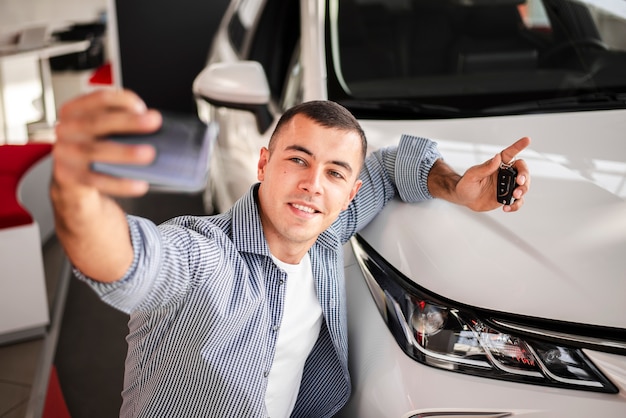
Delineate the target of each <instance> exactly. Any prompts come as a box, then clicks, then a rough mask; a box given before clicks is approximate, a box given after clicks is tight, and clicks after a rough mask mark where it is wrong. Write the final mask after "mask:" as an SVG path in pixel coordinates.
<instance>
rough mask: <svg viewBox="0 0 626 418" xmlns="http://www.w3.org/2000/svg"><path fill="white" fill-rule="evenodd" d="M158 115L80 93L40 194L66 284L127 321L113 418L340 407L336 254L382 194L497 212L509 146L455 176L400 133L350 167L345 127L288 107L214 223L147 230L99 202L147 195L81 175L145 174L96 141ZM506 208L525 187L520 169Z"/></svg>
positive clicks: (337, 118)
mask: <svg viewBox="0 0 626 418" xmlns="http://www.w3.org/2000/svg"><path fill="white" fill-rule="evenodd" d="M160 123H161V119H160V115H159V114H158V112H156V111H153V110H147V109H146V107H145V105H144V104H143V102H142V101H141V100H140V99H139V98H138V97H137V96H136V95H134V94H133V93H131V92H128V91H121V92H113V91H105V92H98V93H95V94H91V95H87V96H84V97H80V98H78V99H76V100H74V101H72V102H70V103H69V104H67V105H66V106H64V107H63V109H62V110H61V112H60V120H59V124H58V125H57V128H56V133H57V142H56V144H55V148H54V168H53V183H52V186H51V197H52V201H53V204H54V208H55V216H56V226H57V234H58V237H59V239H60V241H61V243H62V244H63V246H64V248H65V250H66V252H67V254H68V256H69V258H70V260H71V261H72V263H73V265H74V266H75V267H76V274H77V275H78V277H79V278H81V279H82V280H85V281H86V282H88V283H90V285H91V286H92V287H93V288H94V290H95V291H96V292H97V293H98V294H99V295H100V297H101V298H102V299H103V300H104V301H106V302H107V303H109V304H111V305H113V306H114V307H116V308H118V309H120V310H122V311H124V312H127V313H129V314H130V321H129V330H130V332H129V335H128V337H127V341H128V344H129V349H128V356H127V361H126V373H125V382H124V391H123V398H124V401H123V405H122V410H121V415H122V416H129V417H130V416H132V417H135V416H137V417H157V416H158V417H200V416H207V417H234V416H237V417H242V416H246V417H265V416H270V417H274V418H276V417H286V416H290V415H291V416H298V417H316V418H317V417H326V416H332V415H334V414H335V413H336V412H337V411H338V410H339V409H340V408H341V407H342V406H343V405H344V404H345V403H346V401H347V399H348V397H349V394H350V380H349V375H348V370H347V330H346V321H345V314H346V306H345V297H344V294H345V288H344V283H343V265H342V262H343V258H342V245H343V243H345V242H346V241H347V240H348V239H349V238H350V237H351V236H352V235H353V234H354V233H356V232H357V231H358V230H359V229H361V228H362V227H364V226H365V225H366V224H367V223H368V222H369V221H370V220H371V219H372V218H373V217H374V216H375V215H376V214H377V213H378V212H379V211H380V210H381V209H382V208H383V206H384V205H385V203H386V202H388V201H389V200H390V199H392V198H393V197H394V196H396V195H398V196H400V197H401V198H402V199H403V200H406V201H412V202H417V201H421V200H425V199H430V198H432V197H438V198H443V199H446V200H448V201H450V202H454V203H457V204H461V205H465V206H467V207H469V208H471V209H472V210H481V211H482V210H491V209H495V208H497V207H499V206H501V205H500V204H499V203H498V202H497V201H496V199H495V177H496V173H497V169H498V167H499V166H500V163H501V162H503V161H504V162H509V161H513V160H514V158H515V156H516V155H517V154H518V153H519V152H520V151H522V150H523V149H524V148H525V147H526V146H528V144H529V139H528V138H522V139H520V140H519V141H517V142H516V143H514V144H513V145H511V146H510V147H508V148H506V149H505V150H503V151H502V152H501V153H500V154H498V155H496V156H495V157H494V158H493V159H491V160H489V161H487V162H486V163H484V164H482V165H479V166H475V167H472V168H470V169H469V170H468V171H467V172H466V173H465V174H464V175H463V176H460V175H458V174H456V173H455V172H454V171H452V170H451V169H450V168H449V167H448V166H447V165H446V164H445V162H444V161H443V160H442V159H441V157H440V155H439V152H438V151H437V149H436V145H435V144H434V143H433V142H432V141H429V140H428V139H424V138H416V137H411V136H403V137H402V138H401V140H400V143H399V145H398V147H395V148H389V149H384V150H379V151H376V152H374V153H373V154H372V155H371V156H370V157H368V158H367V159H365V151H366V141H365V136H364V134H363V131H362V130H361V128H360V126H359V124H358V122H357V121H356V119H354V117H353V116H352V115H351V114H350V113H349V112H348V111H347V110H345V109H344V108H342V107H341V106H339V105H337V104H334V103H332V102H324V101H320V102H310V103H305V104H303V105H299V106H296V107H294V108H292V109H290V110H288V111H287V112H286V113H285V114H284V115H283V117H282V118H281V120H280V121H279V123H278V125H277V127H276V129H275V131H274V133H273V135H272V138H271V139H270V143H269V145H268V148H263V149H262V150H261V152H260V157H259V162H258V168H257V169H258V179H259V184H258V185H255V186H253V187H252V188H251V190H250V192H249V193H248V194H247V195H245V196H243V197H242V198H241V199H240V200H239V201H238V202H237V203H236V204H235V205H234V206H233V208H231V209H230V210H229V211H228V212H226V213H224V214H220V215H216V216H212V217H191V216H183V217H179V218H175V219H173V220H171V221H168V222H166V223H164V224H163V225H160V226H158V227H157V226H156V225H154V224H153V223H151V222H150V221H148V220H146V219H141V218H138V217H133V216H127V215H126V214H124V213H123V211H122V210H121V209H120V207H119V206H118V205H117V204H116V203H115V201H114V200H113V198H112V196H138V195H141V194H143V193H145V192H146V191H147V189H148V186H147V185H146V184H145V183H143V182H140V181H134V180H129V179H116V178H112V177H107V176H104V175H101V174H97V173H94V172H92V171H90V169H89V167H90V164H91V163H92V162H93V161H105V162H110V163H134V164H147V163H149V162H150V161H151V160H152V159H153V158H154V150H153V149H152V147H150V146H128V145H120V144H116V143H113V142H110V141H105V140H102V138H103V137H106V136H107V135H110V134H112V133H120V132H138V133H145V132H150V131H153V130H155V129H157V128H158V127H159V125H160ZM514 164H515V166H516V168H517V169H518V171H519V175H518V180H517V181H518V184H519V187H518V188H517V189H516V191H515V198H516V199H517V200H515V202H514V203H513V204H512V205H510V206H505V207H504V210H505V211H516V210H518V209H519V208H520V207H521V206H522V204H523V197H524V195H525V194H526V192H527V191H528V187H529V183H530V182H529V174H528V170H527V167H526V165H525V163H524V162H523V161H522V160H517V161H515V162H514Z"/></svg>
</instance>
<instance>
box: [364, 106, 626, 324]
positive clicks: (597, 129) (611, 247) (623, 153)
mask: <svg viewBox="0 0 626 418" xmlns="http://www.w3.org/2000/svg"><path fill="white" fill-rule="evenodd" d="M361 122H362V124H363V127H364V129H365V131H366V134H367V135H368V140H369V141H370V145H371V146H372V148H377V147H381V146H386V145H391V144H394V143H396V142H397V141H398V139H399V137H400V135H401V134H402V133H410V134H414V135H420V136H426V137H429V138H432V139H434V140H436V141H437V142H438V143H439V148H440V150H441V152H442V154H443V155H444V157H445V159H446V160H447V161H448V163H450V164H451V165H452V166H454V167H455V168H456V169H457V170H459V172H461V173H462V172H463V171H464V170H465V169H466V168H467V167H469V166H471V165H473V164H477V163H480V162H483V161H485V160H487V159H489V158H491V157H493V155H495V154H496V153H497V152H499V151H500V149H501V148H503V147H505V146H506V145H508V144H509V143H511V142H513V141H514V140H516V139H517V138H519V137H522V136H530V137H531V139H532V144H531V147H530V149H528V150H526V151H524V152H523V153H522V154H521V155H520V156H519V157H521V158H524V160H525V161H526V162H527V164H528V166H529V168H530V172H531V177H532V186H531V191H530V193H529V194H528V196H527V197H526V199H525V205H524V207H523V209H522V210H520V211H519V212H517V213H504V212H502V211H501V210H496V211H492V212H487V213H476V212H472V211H470V210H468V209H466V208H463V207H459V206H455V205H452V204H449V203H447V202H444V201H439V200H433V201H429V202H425V203H419V204H404V203H401V202H399V201H393V202H391V203H390V204H389V206H388V207H387V208H385V210H384V211H383V212H382V213H381V214H380V215H379V216H378V217H377V218H376V219H375V220H374V221H373V222H372V223H371V224H370V225H369V226H368V227H367V228H366V229H365V230H364V231H362V233H361V234H362V236H363V237H364V238H365V239H366V240H367V241H368V242H369V243H370V244H371V245H372V246H373V247H374V248H375V249H376V250H377V251H378V252H380V253H381V254H382V255H383V257H385V258H386V259H387V260H388V261H389V262H390V263H392V264H393V265H394V266H395V267H396V268H398V269H399V270H400V271H401V272H402V273H404V274H405V275H406V276H407V277H409V278H410V279H412V280H414V281H415V282H416V283H418V284H419V285H421V286H423V287H425V288H426V289H429V290H431V291H433V292H435V293H438V294H440V295H442V296H445V297H447V298H450V299H453V300H456V301H458V302H461V303H465V304H469V305H472V306H477V307H482V308H487V309H494V310H498V311H504V312H511V313H516V314H522V315H530V316H534V317H541V318H549V319H559V320H564V321H571V322H579V323H587V324H595V325H604V326H613V327H620V328H626V303H624V300H625V295H626V137H625V135H624V132H626V111H602V112H601V111H597V112H584V113H564V114H544V115H531V116H513V117H501V118H496V117H490V118H479V119H459V120H442V121H406V122H403V123H399V122H398V121H361Z"/></svg>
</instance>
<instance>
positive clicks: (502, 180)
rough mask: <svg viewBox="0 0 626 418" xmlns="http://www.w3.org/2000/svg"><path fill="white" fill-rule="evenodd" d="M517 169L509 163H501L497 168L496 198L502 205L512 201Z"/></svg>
mask: <svg viewBox="0 0 626 418" xmlns="http://www.w3.org/2000/svg"><path fill="white" fill-rule="evenodd" d="M516 179H517V170H516V169H515V168H513V167H511V166H509V165H505V164H501V165H500V169H499V170H498V193H497V196H496V198H497V199H498V202H500V203H502V204H503V205H510V204H511V203H513V200H514V199H513V190H515V188H516V187H517V182H516Z"/></svg>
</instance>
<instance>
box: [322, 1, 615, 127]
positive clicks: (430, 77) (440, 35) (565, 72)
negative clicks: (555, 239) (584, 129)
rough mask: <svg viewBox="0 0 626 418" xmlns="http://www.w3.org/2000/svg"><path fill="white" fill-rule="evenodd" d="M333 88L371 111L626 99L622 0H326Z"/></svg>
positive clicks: (491, 109) (545, 106) (568, 105)
mask: <svg viewBox="0 0 626 418" xmlns="http://www.w3.org/2000/svg"><path fill="white" fill-rule="evenodd" d="M327 10H328V13H327V26H326V28H327V38H326V39H327V42H328V45H330V47H329V48H328V55H327V63H328V67H329V71H328V75H329V77H328V83H329V86H328V87H329V88H328V90H329V97H330V98H331V99H333V100H337V101H340V102H342V103H344V104H346V105H347V106H348V107H349V108H350V109H351V110H353V111H354V112H356V113H359V116H360V117H367V114H368V113H371V114H372V115H376V116H379V115H380V114H381V112H385V111H386V112H388V113H389V114H394V115H396V116H397V117H402V114H403V113H410V114H412V115H415V114H422V115H424V117H457V116H464V115H465V116H473V115H495V114H516V113H527V112H549V111H568V110H593V109H613V108H624V107H626V2H624V1H623V0H587V1H582V0H581V1H578V0H527V1H523V0H328V9H327Z"/></svg>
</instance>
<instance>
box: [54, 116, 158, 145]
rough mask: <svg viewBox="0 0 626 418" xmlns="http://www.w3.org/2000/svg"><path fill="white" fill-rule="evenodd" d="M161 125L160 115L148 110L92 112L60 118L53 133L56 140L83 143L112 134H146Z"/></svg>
mask: <svg viewBox="0 0 626 418" xmlns="http://www.w3.org/2000/svg"><path fill="white" fill-rule="evenodd" d="M161 123H162V117H161V114H160V113H159V112H158V111H156V110H149V111H146V112H144V113H142V114H137V113H130V112H94V113H91V114H84V115H82V116H80V117H66V118H60V119H59V122H58V123H57V126H56V127H55V132H56V136H57V138H59V139H60V140H63V141H69V142H85V141H89V140H91V139H92V138H97V137H106V136H108V135H111V134H114V133H132V132H136V133H148V132H153V131H156V130H157V129H158V128H159V127H160V126H161Z"/></svg>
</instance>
